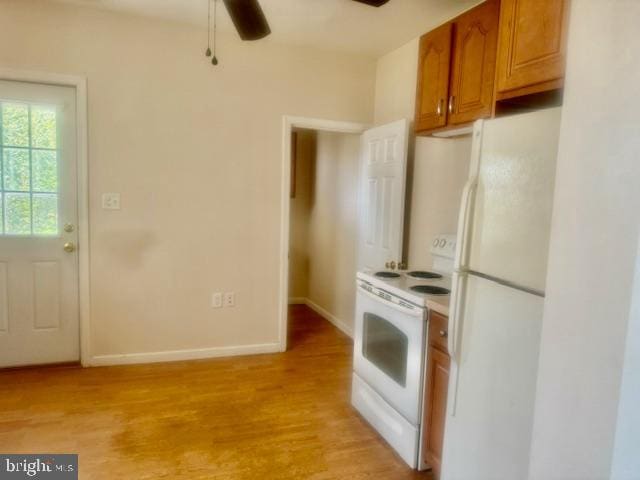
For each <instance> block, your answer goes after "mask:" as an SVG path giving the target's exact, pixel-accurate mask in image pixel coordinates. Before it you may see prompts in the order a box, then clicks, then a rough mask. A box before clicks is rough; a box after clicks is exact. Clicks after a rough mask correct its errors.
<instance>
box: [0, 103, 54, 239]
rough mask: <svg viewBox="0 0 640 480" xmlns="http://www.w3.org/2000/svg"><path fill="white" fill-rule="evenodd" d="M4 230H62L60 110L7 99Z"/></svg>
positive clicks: (0, 172) (0, 224)
mask: <svg viewBox="0 0 640 480" xmlns="http://www.w3.org/2000/svg"><path fill="white" fill-rule="evenodd" d="M0 109H1V111H2V114H1V117H0V130H1V133H0V234H5V235H57V234H58V151H57V147H58V141H57V136H58V132H57V113H56V109H55V108H53V107H49V106H41V105H29V104H26V103H8V102H1V103H0Z"/></svg>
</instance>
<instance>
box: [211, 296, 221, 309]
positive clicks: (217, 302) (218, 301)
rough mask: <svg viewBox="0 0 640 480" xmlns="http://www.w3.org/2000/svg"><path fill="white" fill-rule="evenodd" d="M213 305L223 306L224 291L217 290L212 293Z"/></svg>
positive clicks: (216, 306)
mask: <svg viewBox="0 0 640 480" xmlns="http://www.w3.org/2000/svg"><path fill="white" fill-rule="evenodd" d="M211 307H213V308H221V307H222V292H215V293H214V294H213V295H211Z"/></svg>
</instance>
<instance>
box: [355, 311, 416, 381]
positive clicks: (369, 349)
mask: <svg viewBox="0 0 640 480" xmlns="http://www.w3.org/2000/svg"><path fill="white" fill-rule="evenodd" d="M363 325H364V331H363V335H362V337H363V338H362V354H363V355H364V357H365V358H366V359H368V360H369V361H370V362H371V363H373V364H374V365H375V366H376V367H378V368H379V369H380V370H382V371H383V372H384V373H386V374H387V375H388V376H389V377H391V378H392V379H393V380H394V381H395V382H396V383H398V384H399V385H401V386H402V387H405V386H406V384H407V355H408V352H409V339H408V338H407V336H406V335H405V334H404V333H403V332H402V331H401V330H399V329H398V328H396V327H395V326H394V325H393V324H391V323H390V322H388V321H387V320H385V319H384V318H382V317H379V316H378V315H375V314H373V313H365V314H364V322H363Z"/></svg>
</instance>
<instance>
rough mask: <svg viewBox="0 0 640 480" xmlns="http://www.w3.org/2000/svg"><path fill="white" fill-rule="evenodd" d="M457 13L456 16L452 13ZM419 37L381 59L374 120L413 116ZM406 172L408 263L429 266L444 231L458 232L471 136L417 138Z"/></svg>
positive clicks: (378, 65) (413, 143) (380, 120)
mask: <svg viewBox="0 0 640 480" xmlns="http://www.w3.org/2000/svg"><path fill="white" fill-rule="evenodd" d="M452 16H453V15H452ZM417 60H418V39H415V40H412V41H411V42H409V43H407V44H406V45H404V46H402V47H400V48H398V49H397V50H395V51H393V52H391V53H389V54H387V55H385V56H383V57H382V58H380V59H379V60H378V63H377V67H376V92H375V123H376V125H380V124H384V123H387V122H391V121H393V120H397V119H398V118H403V117H404V118H409V119H413V115H414V108H415V92H416V76H417ZM411 143H412V147H413V148H412V149H410V150H412V151H413V155H412V158H410V160H409V174H408V176H407V192H408V194H407V196H408V198H407V202H408V204H407V207H408V209H409V211H408V215H407V216H408V221H407V222H406V225H405V237H406V238H405V245H407V250H408V252H405V256H406V257H407V259H408V262H409V267H412V268H418V267H430V266H431V263H432V259H431V254H430V252H429V247H430V245H431V240H433V237H434V236H435V235H437V234H439V233H455V232H456V230H457V220H458V209H459V206H460V197H461V195H462V189H463V187H464V184H465V181H466V179H467V174H468V170H469V160H470V156H471V137H470V136H467V137H462V138H455V139H443V138H432V137H418V138H416V139H415V141H414V140H413V139H412V140H411Z"/></svg>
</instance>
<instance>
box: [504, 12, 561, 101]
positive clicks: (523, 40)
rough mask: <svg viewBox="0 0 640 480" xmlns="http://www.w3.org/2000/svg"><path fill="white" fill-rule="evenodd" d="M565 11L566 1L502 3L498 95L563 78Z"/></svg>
mask: <svg viewBox="0 0 640 480" xmlns="http://www.w3.org/2000/svg"><path fill="white" fill-rule="evenodd" d="M568 10H569V0H502V6H501V9H500V36H499V41H498V66H497V75H496V78H497V82H498V85H497V87H498V88H497V90H498V92H500V93H504V92H507V91H509V90H515V89H519V88H524V87H531V86H532V85H536V84H541V87H540V89H539V90H540V91H544V90H545V89H547V88H546V87H545V86H544V83H545V82H547V83H549V82H551V81H553V80H558V79H562V78H563V77H564V68H565V50H566V37H567V17H568Z"/></svg>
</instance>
